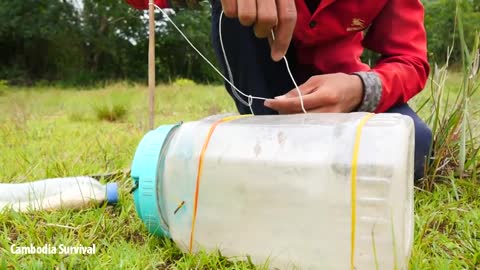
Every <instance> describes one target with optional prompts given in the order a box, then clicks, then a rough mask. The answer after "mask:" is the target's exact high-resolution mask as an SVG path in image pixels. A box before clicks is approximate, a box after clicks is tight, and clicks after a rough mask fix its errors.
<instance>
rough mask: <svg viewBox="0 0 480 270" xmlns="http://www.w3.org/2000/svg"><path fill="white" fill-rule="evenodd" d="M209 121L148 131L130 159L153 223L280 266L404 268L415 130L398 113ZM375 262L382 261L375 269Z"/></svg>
mask: <svg viewBox="0 0 480 270" xmlns="http://www.w3.org/2000/svg"><path fill="white" fill-rule="evenodd" d="M224 117H225V116H213V117H209V118H206V119H203V120H200V121H196V122H188V123H183V124H180V125H173V126H162V127H160V128H158V129H157V130H154V131H151V132H150V133H148V134H147V135H146V136H145V137H144V138H143V140H142V141H141V143H140V145H139V146H138V149H137V152H136V154H135V158H134V161H133V165H132V178H133V181H134V183H135V185H136V186H137V187H138V188H137V189H136V190H135V192H134V200H135V204H136V208H137V211H138V214H139V216H140V217H141V218H142V220H143V221H144V223H145V224H146V225H147V227H148V229H149V230H150V231H151V232H153V233H156V234H159V235H163V236H166V237H171V238H172V239H173V240H174V241H175V243H176V244H177V245H178V246H179V247H180V248H181V249H182V250H184V251H186V252H197V251H199V250H206V251H210V252H213V251H216V250H217V249H218V250H220V251H221V253H222V254H223V255H224V256H227V257H232V258H239V259H245V258H246V257H245V256H250V257H251V259H252V261H253V262H254V263H257V264H262V265H263V264H264V263H265V262H268V263H269V266H270V267H271V268H278V269H293V268H297V269H330V270H331V269H333V270H335V269H342V270H344V269H356V270H371V269H407V267H408V260H409V256H410V252H411V248H412V243H413V224H414V216H413V149H414V126H413V122H412V120H411V119H410V118H409V117H406V116H402V115H399V114H378V115H369V114H365V113H352V114H307V115H284V116H254V117H244V118H240V119H232V118H224ZM377 267H378V268H377Z"/></svg>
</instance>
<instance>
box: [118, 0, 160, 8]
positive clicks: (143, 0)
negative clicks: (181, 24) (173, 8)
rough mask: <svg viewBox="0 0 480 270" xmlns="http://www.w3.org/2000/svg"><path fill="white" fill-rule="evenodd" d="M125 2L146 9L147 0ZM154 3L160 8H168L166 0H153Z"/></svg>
mask: <svg viewBox="0 0 480 270" xmlns="http://www.w3.org/2000/svg"><path fill="white" fill-rule="evenodd" d="M125 1H126V2H127V4H129V5H130V6H132V7H134V8H136V9H148V2H149V0H125ZM154 2H155V5H157V6H159V7H161V8H168V7H169V5H168V0H155V1H154Z"/></svg>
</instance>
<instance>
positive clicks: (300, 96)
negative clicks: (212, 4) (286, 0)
mask: <svg viewBox="0 0 480 270" xmlns="http://www.w3.org/2000/svg"><path fill="white" fill-rule="evenodd" d="M222 12H223V11H222ZM272 40H274V41H275V33H274V32H273V29H272ZM283 60H285V66H286V67H287V71H288V75H290V79H292V82H293V85H295V89H296V90H297V93H298V98H299V99H300V106H301V107H302V111H303V113H307V110H305V106H304V104H303V96H302V91H300V88H299V87H298V85H297V82H296V81H295V78H293V74H292V71H290V65H289V64H288V60H287V57H286V56H283Z"/></svg>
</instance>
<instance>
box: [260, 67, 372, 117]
mask: <svg viewBox="0 0 480 270" xmlns="http://www.w3.org/2000/svg"><path fill="white" fill-rule="evenodd" d="M299 88H300V92H301V93H302V96H303V103H304V107H305V110H306V111H307V112H337V113H348V112H352V111H353V110H355V109H356V108H358V106H359V105H360V103H361V102H362V98H363V83H362V80H361V79H360V78H359V77H358V76H356V75H348V74H345V73H336V74H328V75H318V76H313V77H311V78H310V79H309V80H308V81H307V82H305V83H304V84H303V85H300V86H299ZM264 105H265V106H266V107H269V108H271V109H273V110H275V111H278V112H279V113H280V114H292V113H301V112H302V107H301V104H300V99H299V97H298V91H297V90H296V89H293V90H291V91H290V92H288V93H287V94H285V95H283V96H279V97H276V98H275V99H268V100H266V101H265V104H264Z"/></svg>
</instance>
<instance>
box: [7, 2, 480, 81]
mask: <svg viewBox="0 0 480 270" xmlns="http://www.w3.org/2000/svg"><path fill="white" fill-rule="evenodd" d="M78 2H79V1H63V0H42V1H38V0H22V1H11V0H0V80H2V79H3V80H8V81H9V82H10V83H12V84H24V85H34V84H36V83H37V81H39V80H43V81H45V82H47V83H49V82H56V81H61V82H62V84H63V85H66V86H85V85H97V84H98V82H106V81H112V80H113V81H115V80H131V81H142V82H146V79H147V57H148V16H147V15H146V12H145V11H139V10H135V9H133V8H131V7H130V6H129V5H127V4H126V3H125V0H109V1H97V0H82V1H81V2H82V3H83V5H82V7H83V8H80V7H79V5H78ZM74 3H77V4H74ZM423 3H424V6H425V10H426V14H425V26H426V29H427V35H428V49H429V58H430V61H431V62H432V64H433V63H439V64H443V63H445V59H446V56H447V54H448V49H449V48H452V45H453V43H452V41H455V44H459V43H460V40H459V35H458V34H456V33H457V32H456V31H453V29H454V28H456V20H455V16H456V15H455V14H456V13H455V5H456V3H455V1H453V0H423ZM460 4H461V6H462V11H463V29H464V36H465V41H466V44H471V43H472V42H473V39H474V37H475V33H476V32H478V31H480V28H479V27H480V0H462V1H461V3H460ZM169 12H170V14H171V15H170V16H171V18H172V19H173V20H174V21H175V22H176V23H177V25H179V27H180V28H181V29H182V31H184V32H185V34H186V35H187V36H188V37H189V38H190V39H191V40H192V42H193V43H194V44H195V45H196V46H197V47H198V49H199V50H200V51H202V53H204V54H205V56H206V57H207V58H208V59H210V60H212V61H215V55H214V52H213V49H212V46H211V33H210V29H211V26H210V25H211V22H210V19H211V16H210V4H209V1H207V0H204V1H201V4H200V5H198V6H197V8H195V9H183V8H182V9H178V10H175V11H174V12H173V11H172V10H169ZM156 21H157V26H156V78H157V81H158V82H172V81H175V80H176V79H177V78H189V79H191V80H193V81H195V82H203V83H205V82H207V83H213V82H215V83H218V82H220V78H219V76H218V75H217V74H216V73H215V72H214V71H213V70H212V69H211V67H210V66H209V65H208V64H207V63H205V62H204V60H203V59H201V58H200V56H198V55H197V53H196V52H194V51H193V49H191V48H190V47H189V45H188V44H187V43H186V42H185V40H184V39H183V37H182V36H180V34H179V33H177V31H176V30H175V29H174V28H173V27H172V25H171V24H170V23H169V22H168V21H167V20H166V18H164V17H163V16H162V14H161V13H159V12H158V11H157V12H156ZM460 49H461V48H460V46H454V47H453V51H452V53H451V55H450V60H449V61H450V65H453V66H461V61H462V53H461V50H460ZM377 59H378V55H377V54H376V53H374V52H371V51H368V50H367V51H366V52H365V53H364V55H363V56H362V60H363V61H364V62H366V63H368V64H370V65H374V64H375V61H376V60H377Z"/></svg>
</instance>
